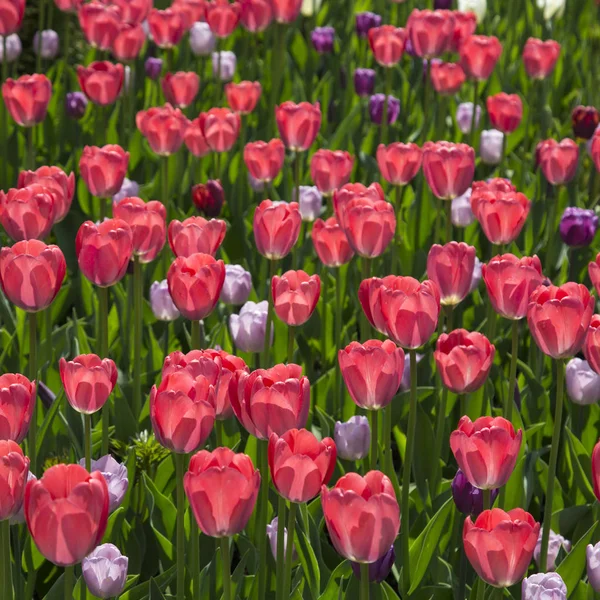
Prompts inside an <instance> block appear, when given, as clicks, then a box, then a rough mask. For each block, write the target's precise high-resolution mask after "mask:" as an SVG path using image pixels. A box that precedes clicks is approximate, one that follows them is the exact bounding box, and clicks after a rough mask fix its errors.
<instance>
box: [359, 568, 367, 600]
mask: <svg viewBox="0 0 600 600" xmlns="http://www.w3.org/2000/svg"><path fill="white" fill-rule="evenodd" d="M360 600H369V565H368V564H367V563H362V564H361V565H360Z"/></svg>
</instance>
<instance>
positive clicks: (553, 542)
mask: <svg viewBox="0 0 600 600" xmlns="http://www.w3.org/2000/svg"><path fill="white" fill-rule="evenodd" d="M561 548H562V549H563V550H564V551H565V552H570V551H571V542H570V541H569V540H567V539H565V538H564V537H563V536H562V535H560V534H558V533H554V531H552V530H550V538H549V541H548V557H547V559H546V568H547V569H548V571H554V569H555V568H556V559H557V558H558V553H559V552H560V549H561ZM541 553H542V530H541V529H540V534H539V537H538V541H537V543H536V545H535V549H534V551H533V558H534V560H535V562H536V563H537V564H538V565H539V564H540V554H541Z"/></svg>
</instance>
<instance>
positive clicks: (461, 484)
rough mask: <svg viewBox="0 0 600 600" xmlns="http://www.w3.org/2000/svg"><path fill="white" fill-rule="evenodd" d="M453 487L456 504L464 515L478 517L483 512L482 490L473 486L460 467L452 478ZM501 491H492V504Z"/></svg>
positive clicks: (453, 497)
mask: <svg viewBox="0 0 600 600" xmlns="http://www.w3.org/2000/svg"><path fill="white" fill-rule="evenodd" d="M451 488H452V499H453V500H454V504H455V505H456V508H457V509H458V510H459V511H460V512H461V513H462V514H463V515H465V516H469V515H471V516H473V517H477V516H479V515H480V514H481V513H482V512H483V492H482V490H480V489H479V488H476V487H474V486H472V485H471V484H470V483H469V480H468V479H467V478H466V477H465V474H464V473H463V472H462V471H461V470H460V469H458V471H457V472H456V475H455V476H454V479H453V480H452V485H451ZM499 492H500V490H499V489H495V490H492V491H491V497H490V502H491V503H492V505H493V504H494V500H495V499H496V497H497V496H498V494H499Z"/></svg>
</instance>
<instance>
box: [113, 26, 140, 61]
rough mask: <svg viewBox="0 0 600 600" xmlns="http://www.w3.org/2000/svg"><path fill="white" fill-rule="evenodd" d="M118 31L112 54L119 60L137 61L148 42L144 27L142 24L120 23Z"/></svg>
mask: <svg viewBox="0 0 600 600" xmlns="http://www.w3.org/2000/svg"><path fill="white" fill-rule="evenodd" d="M118 31H119V32H118V34H117V36H116V37H115V39H114V40H113V43H112V53H113V54H114V56H115V57H116V58H117V59H118V60H122V61H125V62H128V61H132V60H135V59H136V58H137V57H138V56H139V55H140V52H141V51H142V47H143V46H144V42H145V41H146V34H145V33H144V29H143V27H142V26H141V25H140V24H133V23H120V24H119V30H118Z"/></svg>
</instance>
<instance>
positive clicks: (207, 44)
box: [190, 22, 217, 56]
mask: <svg viewBox="0 0 600 600" xmlns="http://www.w3.org/2000/svg"><path fill="white" fill-rule="evenodd" d="M216 45H217V38H216V37H215V34H214V33H213V32H212V31H211V29H210V25H209V24H208V23H205V22H198V23H194V24H193V25H192V28H191V29H190V48H191V49H192V52H193V53H194V54H195V55H196V56H209V55H211V54H212V53H213V51H214V49H215V47H216Z"/></svg>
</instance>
